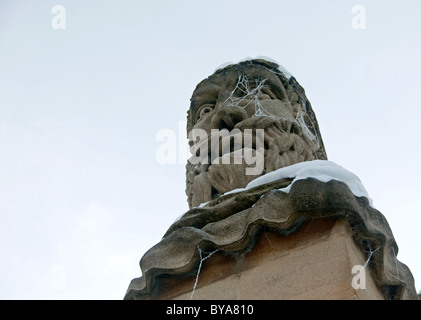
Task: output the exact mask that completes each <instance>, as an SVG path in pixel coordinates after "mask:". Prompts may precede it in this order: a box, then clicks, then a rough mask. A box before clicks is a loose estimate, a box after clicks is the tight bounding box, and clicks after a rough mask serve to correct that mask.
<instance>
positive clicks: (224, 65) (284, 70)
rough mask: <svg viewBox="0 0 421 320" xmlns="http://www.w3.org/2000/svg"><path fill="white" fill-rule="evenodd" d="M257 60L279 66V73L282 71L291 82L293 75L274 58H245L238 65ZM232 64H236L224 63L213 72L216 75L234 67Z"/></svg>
mask: <svg viewBox="0 0 421 320" xmlns="http://www.w3.org/2000/svg"><path fill="white" fill-rule="evenodd" d="M255 59H263V60H266V61H268V62H273V63H275V64H277V65H278V66H279V68H278V69H279V71H281V72H282V73H283V74H284V75H285V77H287V79H288V80H289V79H290V78H291V77H292V74H291V72H289V71H288V70H287V68H285V67H284V66H283V65H281V64H280V63H279V62H278V61H275V60H273V59H272V58H270V57H265V56H257V57H255V58H251V57H246V58H244V59H242V60H240V61H238V62H237V63H240V62H244V61H249V60H255ZM232 64H235V63H234V62H232V61H229V62H225V63H223V64H221V65H220V66H219V67H218V68H216V69H215V70H214V71H213V73H215V72H216V71H218V70H220V69H223V68H225V67H228V66H230V65H232Z"/></svg>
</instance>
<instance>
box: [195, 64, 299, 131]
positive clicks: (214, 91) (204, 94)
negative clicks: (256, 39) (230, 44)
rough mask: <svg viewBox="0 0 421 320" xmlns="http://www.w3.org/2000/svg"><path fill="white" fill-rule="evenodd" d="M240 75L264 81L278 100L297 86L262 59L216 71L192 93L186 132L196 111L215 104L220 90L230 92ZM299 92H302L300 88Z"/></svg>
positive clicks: (292, 80)
mask: <svg viewBox="0 0 421 320" xmlns="http://www.w3.org/2000/svg"><path fill="white" fill-rule="evenodd" d="M240 74H243V75H246V76H247V77H248V78H249V79H250V80H251V79H257V78H258V79H266V84H268V85H269V86H270V88H271V90H272V91H273V92H274V94H275V95H276V96H277V97H278V98H279V99H284V98H285V97H286V91H285V90H286V88H287V87H288V86H291V84H292V83H295V84H296V85H297V86H299V85H298V83H297V82H296V81H295V79H294V78H291V79H288V78H287V77H286V76H285V75H284V74H283V73H282V71H280V70H279V66H278V65H277V64H275V63H273V62H269V61H266V60H262V59H255V60H248V61H244V62H240V63H238V64H232V65H229V66H227V67H225V68H221V69H218V70H217V71H215V73H214V74H212V75H211V76H209V77H208V78H206V79H204V80H202V81H201V82H200V83H199V84H198V85H197V86H196V89H195V90H194V92H193V95H192V97H191V99H190V101H191V103H190V109H189V111H188V114H187V132H190V130H191V129H192V128H193V125H194V118H195V117H194V115H195V113H196V111H197V109H198V108H199V107H200V106H201V105H203V104H204V103H213V102H216V100H217V98H218V94H219V92H220V91H221V90H232V89H233V88H234V87H235V85H236V84H237V81H238V76H239V75H240ZM299 91H302V92H304V90H302V89H301V88H300V90H299Z"/></svg>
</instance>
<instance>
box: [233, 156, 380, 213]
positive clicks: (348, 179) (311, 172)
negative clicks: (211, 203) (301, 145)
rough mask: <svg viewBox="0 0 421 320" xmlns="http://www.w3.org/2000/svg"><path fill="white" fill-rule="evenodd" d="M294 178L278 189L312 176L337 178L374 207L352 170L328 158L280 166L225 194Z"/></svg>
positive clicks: (328, 178)
mask: <svg viewBox="0 0 421 320" xmlns="http://www.w3.org/2000/svg"><path fill="white" fill-rule="evenodd" d="M284 178H294V180H293V181H292V182H291V184H290V185H289V186H288V187H285V188H282V189H279V190H280V191H283V192H285V193H289V191H290V189H291V186H292V185H293V184H294V183H295V182H296V181H298V180H303V179H307V178H314V179H317V180H319V181H321V182H328V181H330V180H338V181H342V182H344V183H345V184H346V185H347V186H348V187H349V188H350V189H351V192H352V193H353V194H354V195H355V196H356V197H366V198H367V199H368V201H369V203H370V206H371V207H373V208H374V206H373V201H372V199H371V198H370V197H369V196H368V192H367V190H366V189H365V188H364V186H363V185H362V183H361V180H360V179H359V178H358V176H356V175H355V174H353V173H352V172H350V171H348V170H346V169H345V168H343V167H341V166H340V165H338V164H336V163H334V162H332V161H328V160H313V161H305V162H300V163H297V164H294V165H291V166H288V167H284V168H280V169H278V170H276V171H272V172H269V173H267V174H265V175H263V176H261V177H258V178H256V179H254V180H252V181H251V182H250V183H249V184H248V185H247V186H246V187H245V188H243V189H235V190H232V191H229V192H227V193H225V194H229V193H236V192H241V191H244V190H248V189H251V188H254V187H257V186H260V185H263V184H266V183H270V182H273V181H276V180H279V179H284Z"/></svg>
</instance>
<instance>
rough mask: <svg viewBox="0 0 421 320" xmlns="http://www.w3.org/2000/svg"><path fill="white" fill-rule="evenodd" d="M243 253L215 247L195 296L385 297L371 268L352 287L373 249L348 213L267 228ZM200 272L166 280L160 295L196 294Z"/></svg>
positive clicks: (202, 271)
mask: <svg viewBox="0 0 421 320" xmlns="http://www.w3.org/2000/svg"><path fill="white" fill-rule="evenodd" d="M256 239H257V242H256V244H255V246H254V247H253V250H252V251H250V252H248V253H246V254H244V255H243V256H236V257H234V256H228V255H225V254H220V253H215V254H213V255H212V256H211V257H210V258H209V259H207V260H205V261H203V265H202V268H201V272H200V274H199V278H198V284H197V287H196V289H195V291H194V294H193V299H207V300H212V299H218V300H222V299H246V300H247V299H381V300H384V295H383V294H382V293H381V291H380V289H379V288H378V287H377V286H376V284H375V282H374V281H373V278H372V276H371V273H370V266H367V268H366V272H365V274H366V288H365V289H354V288H353V287H352V278H353V277H354V276H355V274H352V268H353V266H354V265H364V264H365V262H366V260H367V256H368V255H367V253H365V252H363V250H362V249H361V248H360V246H359V245H358V244H357V243H356V242H355V241H354V239H353V237H352V233H351V229H350V227H349V223H348V222H347V221H346V220H345V219H317V220H312V221H309V222H306V223H305V224H304V225H303V226H301V227H300V228H299V230H298V231H297V232H295V233H293V234H291V235H289V236H281V235H279V234H277V233H275V232H271V231H267V230H263V231H261V232H260V235H259V236H258V237H256ZM195 280H196V274H191V275H190V276H188V277H186V278H184V279H180V278H179V277H177V278H175V277H166V278H162V279H161V281H160V291H161V294H159V295H158V297H157V298H158V299H190V297H191V294H192V289H193V287H194V283H195Z"/></svg>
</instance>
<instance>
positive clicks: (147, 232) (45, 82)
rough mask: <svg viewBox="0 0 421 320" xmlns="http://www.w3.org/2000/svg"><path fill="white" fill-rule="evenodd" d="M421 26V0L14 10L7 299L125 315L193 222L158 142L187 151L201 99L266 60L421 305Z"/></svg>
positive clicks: (3, 236)
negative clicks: (277, 69) (307, 109)
mask: <svg viewBox="0 0 421 320" xmlns="http://www.w3.org/2000/svg"><path fill="white" fill-rule="evenodd" d="M54 5H62V6H64V8H65V10H66V11H65V13H66V28H65V29H64V30H63V29H54V28H53V27H52V25H51V21H52V19H53V17H54V16H55V14H52V13H51V9H52V7H53V6H54ZM356 5H363V6H364V8H365V10H366V29H360V30H357V29H354V28H353V25H352V20H353V18H354V17H355V16H356V14H355V13H354V14H353V13H352V8H353V7H354V6H356ZM420 12H421V2H420V1H417V0H413V1H410V0H403V1H397V0H394V1H368V0H367V1H366V0H361V1H334V0H331V1H314V0H306V1H304V0H301V1H266V0H261V1H244V0H242V1H232V0H231V1H219V0H217V1H215V0H213V1H157V0H154V1H128V0H119V1H117V0H115V1H93V0H79V1H76V0H72V1H70V0H60V1H59V0H54V1H51V0H48V1H47V0H45V1H41V0H40V1H17V0H10V1H5V0H2V1H1V2H0V298H1V299H122V298H123V296H124V294H125V291H126V289H127V287H128V285H129V282H130V281H131V279H133V278H135V277H139V276H140V275H141V274H140V269H139V266H138V262H139V260H140V258H141V256H142V255H143V254H144V253H145V252H146V250H148V249H149V248H150V247H151V246H153V245H154V244H156V243H157V242H159V240H160V239H161V237H162V235H163V234H164V233H165V231H166V230H167V228H168V227H169V226H170V225H171V224H172V222H173V221H174V220H175V219H176V218H177V217H178V216H180V215H181V214H182V213H184V212H185V211H187V210H188V207H187V200H186V196H185V193H184V190H185V168H184V165H185V163H184V162H182V163H178V164H173V165H160V164H159V163H158V162H157V160H156V152H157V149H158V147H159V146H160V145H161V144H162V142H159V141H157V140H156V135H157V133H158V132H159V131H160V130H162V129H171V130H174V132H176V134H177V139H178V141H181V143H182V144H183V145H184V143H185V136H184V127H183V128H182V133H183V135H182V136H179V134H178V130H179V123H180V122H183V121H185V117H186V112H187V110H188V107H189V99H190V97H191V94H192V92H193V90H194V88H195V86H196V84H197V83H198V82H199V81H201V80H202V79H204V78H205V77H207V76H208V75H210V74H211V73H212V72H213V71H214V70H215V68H217V67H218V66H220V65H221V64H223V63H225V62H228V61H233V62H237V61H238V60H241V59H244V58H245V57H256V56H268V57H271V58H272V59H274V60H276V61H278V62H279V63H281V64H282V65H284V66H285V67H286V68H287V69H288V70H289V71H290V72H291V73H292V74H293V75H294V76H295V77H296V79H297V80H298V81H299V83H300V84H301V85H302V86H303V87H304V88H305V90H306V93H307V97H308V98H309V100H310V101H311V103H312V106H313V109H314V111H315V112H316V115H317V118H318V121H319V125H320V129H321V133H322V136H323V139H324V143H325V147H326V150H327V153H328V157H329V160H331V161H334V162H336V163H337V164H340V165H341V166H343V167H345V168H346V169H348V170H350V171H352V172H353V173H355V174H356V175H358V176H359V177H360V179H361V180H362V182H363V184H364V186H365V187H366V189H367V191H368V193H369V194H370V197H371V198H372V199H373V201H374V205H375V207H376V208H377V209H379V210H380V211H381V212H382V213H383V214H384V215H385V216H386V218H387V220H388V221H389V224H390V227H391V229H392V231H393V233H394V236H395V239H396V241H397V243H398V246H399V250H400V251H399V254H398V259H399V260H400V261H401V262H403V263H405V264H407V265H408V266H409V268H410V269H411V271H412V273H413V275H414V277H415V280H416V288H417V291H419V290H421V257H420V249H419V247H420V245H421V237H420V224H421V208H420V205H419V196H420V195H421V179H420V178H421V174H420V172H421V169H420V163H421V151H420V142H419V139H420V133H419V132H420V131H419V128H418V127H419V124H420V119H421V102H420V88H421V59H420V57H421V41H420V34H421V20H420V19H419V15H420Z"/></svg>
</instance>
